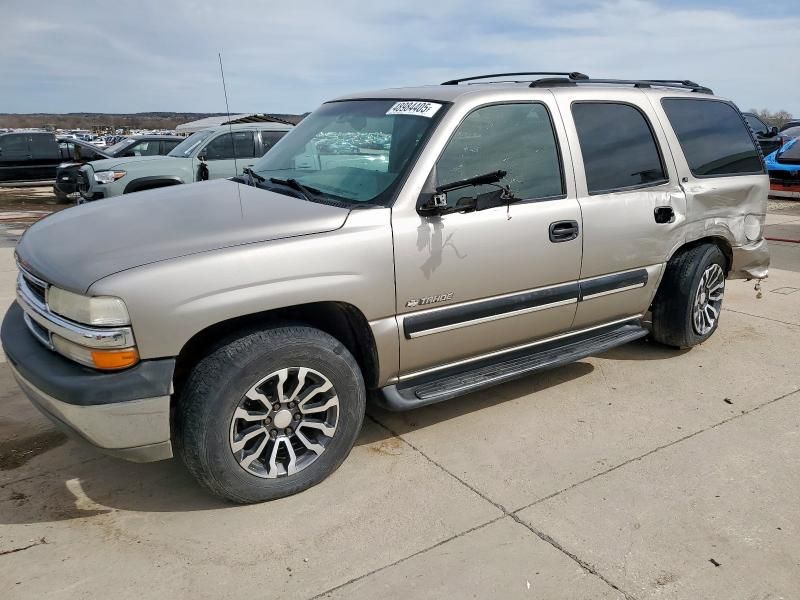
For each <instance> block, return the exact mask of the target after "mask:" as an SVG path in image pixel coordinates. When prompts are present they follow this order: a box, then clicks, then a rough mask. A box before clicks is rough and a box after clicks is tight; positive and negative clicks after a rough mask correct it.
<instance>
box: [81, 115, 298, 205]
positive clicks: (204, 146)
mask: <svg viewBox="0 0 800 600" xmlns="http://www.w3.org/2000/svg"><path fill="white" fill-rule="evenodd" d="M292 127H293V126H292V125H291V124H289V123H244V124H236V125H221V126H219V127H211V128H209V129H203V130H202V131H197V132H195V133H193V134H192V135H190V136H189V137H187V138H186V139H185V140H183V141H182V142H181V143H180V144H178V145H177V146H175V147H174V148H173V149H172V150H171V151H170V152H169V154H167V155H166V156H128V155H124V156H120V157H117V158H108V159H105V160H96V161H94V162H92V163H87V164H85V165H83V166H82V167H81V169H80V171H79V174H78V191H79V192H80V194H81V200H80V202H86V201H90V200H100V199H101V198H109V197H111V196H120V195H122V194H130V193H132V192H141V191H144V190H152V189H155V188H160V187H168V186H171V185H178V184H181V183H192V182H195V181H206V180H208V179H222V178H225V177H233V176H235V175H238V174H239V173H240V172H241V170H242V168H243V167H244V168H249V167H252V166H253V163H254V162H255V161H256V160H257V159H258V157H260V156H263V155H264V154H266V152H267V151H268V150H269V149H270V148H272V146H274V145H275V144H276V143H277V142H278V140H280V139H281V138H282V137H283V136H284V135H286V133H287V132H288V131H289V130H290V129H292ZM237 167H238V172H237Z"/></svg>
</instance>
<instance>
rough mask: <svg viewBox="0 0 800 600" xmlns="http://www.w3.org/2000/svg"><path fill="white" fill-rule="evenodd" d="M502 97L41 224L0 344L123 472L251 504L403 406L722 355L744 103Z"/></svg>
mask: <svg viewBox="0 0 800 600" xmlns="http://www.w3.org/2000/svg"><path fill="white" fill-rule="evenodd" d="M497 78H498V76H495V77H494V79H497ZM502 78H504V79H509V78H512V79H514V80H521V81H513V82H508V81H506V82H496V83H476V82H480V81H482V79H475V82H472V83H473V84H471V85H464V80H454V81H449V82H447V83H445V84H443V85H438V86H428V87H419V88H410V89H391V90H384V91H373V92H368V93H363V94H356V95H352V96H346V97H343V98H339V99H337V100H335V101H332V102H328V103H326V104H324V105H322V106H321V107H320V108H319V109H317V110H316V111H315V112H314V113H312V114H311V115H310V116H309V117H307V118H306V119H305V120H304V121H303V122H302V123H301V124H300V125H299V126H298V127H296V128H295V129H294V130H293V131H292V132H291V133H290V134H289V135H287V136H286V137H285V138H284V139H282V140H281V141H280V142H279V143H278V144H277V145H276V146H275V147H274V148H273V150H271V151H270V152H269V153H268V154H267V155H266V156H264V157H263V158H262V159H260V160H259V161H257V162H256V163H255V165H254V166H253V167H252V169H251V170H249V171H248V172H247V173H246V174H245V175H243V176H242V177H239V178H234V179H222V180H218V181H212V182H209V183H205V184H201V185H200V184H198V185H182V186H177V187H172V188H167V189H159V190H153V191H149V192H143V193H138V194H134V195H132V196H131V197H130V200H129V201H126V202H121V203H105V202H101V203H96V204H90V205H85V206H79V207H75V208H70V209H68V210H65V211H62V212H59V213H57V214H54V215H52V216H50V217H47V218H46V219H44V220H42V221H40V222H39V223H37V224H36V225H34V226H33V227H31V228H30V229H29V230H28V232H27V233H26V234H25V235H24V237H23V238H22V240H21V242H20V244H19V246H18V248H17V257H18V261H19V266H20V274H19V280H18V290H17V302H16V303H15V304H14V305H13V306H12V307H11V308H10V309H9V311H8V314H7V316H6V318H5V321H4V322H3V327H2V343H3V346H4V348H5V351H6V354H7V356H8V358H9V361H10V363H11V365H12V368H13V370H14V373H15V375H16V377H17V380H18V381H19V384H20V385H21V386H22V388H23V389H24V390H25V392H26V393H27V395H28V396H29V397H30V399H31V400H32V401H33V402H34V403H35V404H36V405H37V406H38V407H39V408H41V409H42V410H43V411H44V412H45V414H47V415H49V416H50V417H52V419H53V420H54V421H55V422H57V423H59V424H61V425H63V426H64V427H65V428H67V429H68V430H70V431H73V432H75V433H77V434H78V435H79V436H81V437H83V438H84V439H86V440H88V441H89V442H90V443H92V444H94V445H96V446H98V447H99V448H101V449H103V450H104V451H106V452H110V453H112V454H116V455H119V456H123V457H126V458H129V459H131V460H137V461H151V460H158V459H164V458H168V457H171V456H172V455H173V452H175V453H177V454H178V455H179V456H180V457H181V458H182V459H183V461H184V463H185V464H186V466H187V467H188V469H189V470H190V471H191V472H192V474H193V475H194V476H195V477H196V478H197V479H198V481H199V482H200V483H202V484H203V485H204V486H205V487H206V488H207V489H209V490H210V491H212V492H213V493H215V494H218V495H220V496H223V497H225V498H228V499H230V500H233V501H236V502H257V501H262V500H267V499H272V498H277V497H281V496H286V495H288V494H293V493H295V492H299V491H301V490H303V489H306V488H308V487H309V486H312V485H314V484H316V483H318V482H319V481H321V480H322V479H323V478H325V477H326V476H327V475H329V474H331V473H332V472H333V471H334V470H335V469H336V468H337V467H338V466H339V464H341V462H342V461H343V460H344V459H345V457H346V456H347V454H348V453H349V451H350V449H351V447H352V446H353V443H354V441H355V439H356V436H357V435H358V433H359V429H360V428H361V423H362V419H363V417H364V411H365V407H366V403H367V397H368V393H369V396H370V398H371V401H373V402H375V403H377V404H379V405H382V406H384V407H387V408H389V409H392V410H406V409H413V408H416V407H419V406H424V405H427V404H431V403H434V402H441V401H443V400H450V399H453V398H456V397H458V396H461V395H462V394H466V393H468V392H475V391H478V390H482V389H485V388H487V387H488V386H491V385H495V384H498V383H502V382H505V381H509V380H511V379H514V378H518V377H522V376H524V375H527V374H530V373H534V372H536V371H539V370H542V369H548V368H552V367H556V366H558V365H563V364H565V363H568V362H570V361H575V360H578V359H581V358H584V357H586V356H589V355H592V354H596V353H599V352H603V351H605V350H608V349H609V348H612V347H614V346H618V345H620V344H624V343H626V342H629V341H631V340H635V339H637V338H642V337H644V336H648V335H649V336H650V337H651V338H652V339H653V340H656V341H658V342H661V343H663V344H667V345H670V346H677V347H689V346H694V345H696V344H699V343H701V342H703V341H705V340H706V339H708V338H709V337H710V336H711V335H713V333H714V331H715V330H716V328H717V327H718V325H719V321H720V316H721V312H720V309H721V305H722V301H723V293H724V290H725V281H726V278H757V279H760V278H764V277H766V276H767V267H768V263H769V254H768V252H767V245H766V242H765V241H764V239H763V237H762V227H763V223H764V216H765V210H766V200H767V188H768V185H769V181H768V179H767V175H766V174H765V173H764V167H763V164H762V157H761V155H760V153H759V151H758V147H757V145H756V143H755V141H754V139H753V137H752V133H751V132H750V129H749V128H748V126H747V124H746V123H745V121H744V119H743V117H742V115H741V113H740V112H739V110H738V109H737V108H736V107H735V106H734V105H733V104H732V103H731V102H729V101H726V100H724V99H721V98H718V97H715V96H714V95H712V94H711V92H710V90H708V89H706V88H703V87H701V86H699V85H697V84H694V83H692V82H676V81H609V80H603V81H598V80H592V79H589V78H587V77H586V76H585V75H581V74H578V73H571V74H563V75H559V76H553V75H552V74H548V76H547V77H543V76H540V75H539V74H512V75H504V76H502ZM526 78H527V79H530V80H526ZM76 239H86V240H91V243H90V244H86V245H81V244H77V245H76V244H75V243H74V240H76Z"/></svg>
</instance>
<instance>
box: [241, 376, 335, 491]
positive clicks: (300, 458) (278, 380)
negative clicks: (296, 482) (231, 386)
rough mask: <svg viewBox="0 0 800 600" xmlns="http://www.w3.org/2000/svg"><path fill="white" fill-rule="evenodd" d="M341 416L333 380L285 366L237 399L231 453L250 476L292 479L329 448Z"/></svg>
mask: <svg viewBox="0 0 800 600" xmlns="http://www.w3.org/2000/svg"><path fill="white" fill-rule="evenodd" d="M338 420H339V398H338V397H337V395H336V390H335V389H334V387H333V384H332V383H331V381H330V380H329V379H328V378H327V377H325V376H324V375H322V374H321V373H319V372H318V371H315V370H313V369H309V368H306V367H287V368H285V369H281V370H279V371H275V372H274V373H271V374H269V375H267V376H266V377H264V378H263V379H261V380H260V381H258V382H257V383H256V384H255V385H253V386H252V387H251V388H250V389H249V390H248V391H247V392H246V393H245V394H244V396H243V397H242V399H241V400H240V401H239V404H238V406H237V407H236V409H235V410H234V412H233V417H232V418H231V426H230V448H231V452H232V453H233V455H234V458H235V459H236V461H237V462H238V463H239V465H240V466H241V467H242V468H243V469H244V470H245V471H247V472H248V473H250V474H251V475H256V476H257V477H262V478H268V479H275V478H278V477H288V476H290V475H293V474H295V473H297V472H299V471H302V470H303V469H305V468H306V467H308V466H309V465H310V464H311V463H313V462H314V461H315V460H317V458H319V457H320V455H321V454H322V453H323V452H325V449H326V448H327V447H328V445H329V444H330V442H331V441H332V440H333V437H334V435H335V434H336V425H337V423H338Z"/></svg>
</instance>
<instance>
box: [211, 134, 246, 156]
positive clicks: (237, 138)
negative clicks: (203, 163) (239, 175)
mask: <svg viewBox="0 0 800 600" xmlns="http://www.w3.org/2000/svg"><path fill="white" fill-rule="evenodd" d="M234 145H235V155H234ZM255 151H256V149H255V141H254V138H253V132H252V131H234V132H233V133H225V134H223V135H221V136H219V137H217V138H216V139H214V140H212V141H211V143H210V144H208V146H206V158H207V159H208V160H225V159H232V158H234V156H235V158H253V157H254V156H255Z"/></svg>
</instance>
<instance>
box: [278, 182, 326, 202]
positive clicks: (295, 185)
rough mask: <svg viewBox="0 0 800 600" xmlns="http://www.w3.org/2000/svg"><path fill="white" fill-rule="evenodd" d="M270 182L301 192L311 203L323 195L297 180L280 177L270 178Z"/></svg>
mask: <svg viewBox="0 0 800 600" xmlns="http://www.w3.org/2000/svg"><path fill="white" fill-rule="evenodd" d="M269 180H270V182H272V183H277V184H278V185H285V186H286V187H288V188H292V189H293V190H296V191H298V192H300V193H301V194H302V195H303V197H304V198H305V199H306V200H308V201H309V202H314V199H315V196H319V195H321V194H322V192H321V191H319V190H318V189H316V188H312V187H308V186H306V185H303V184H302V183H300V182H299V181H297V179H280V178H278V177H270V178H269Z"/></svg>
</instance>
